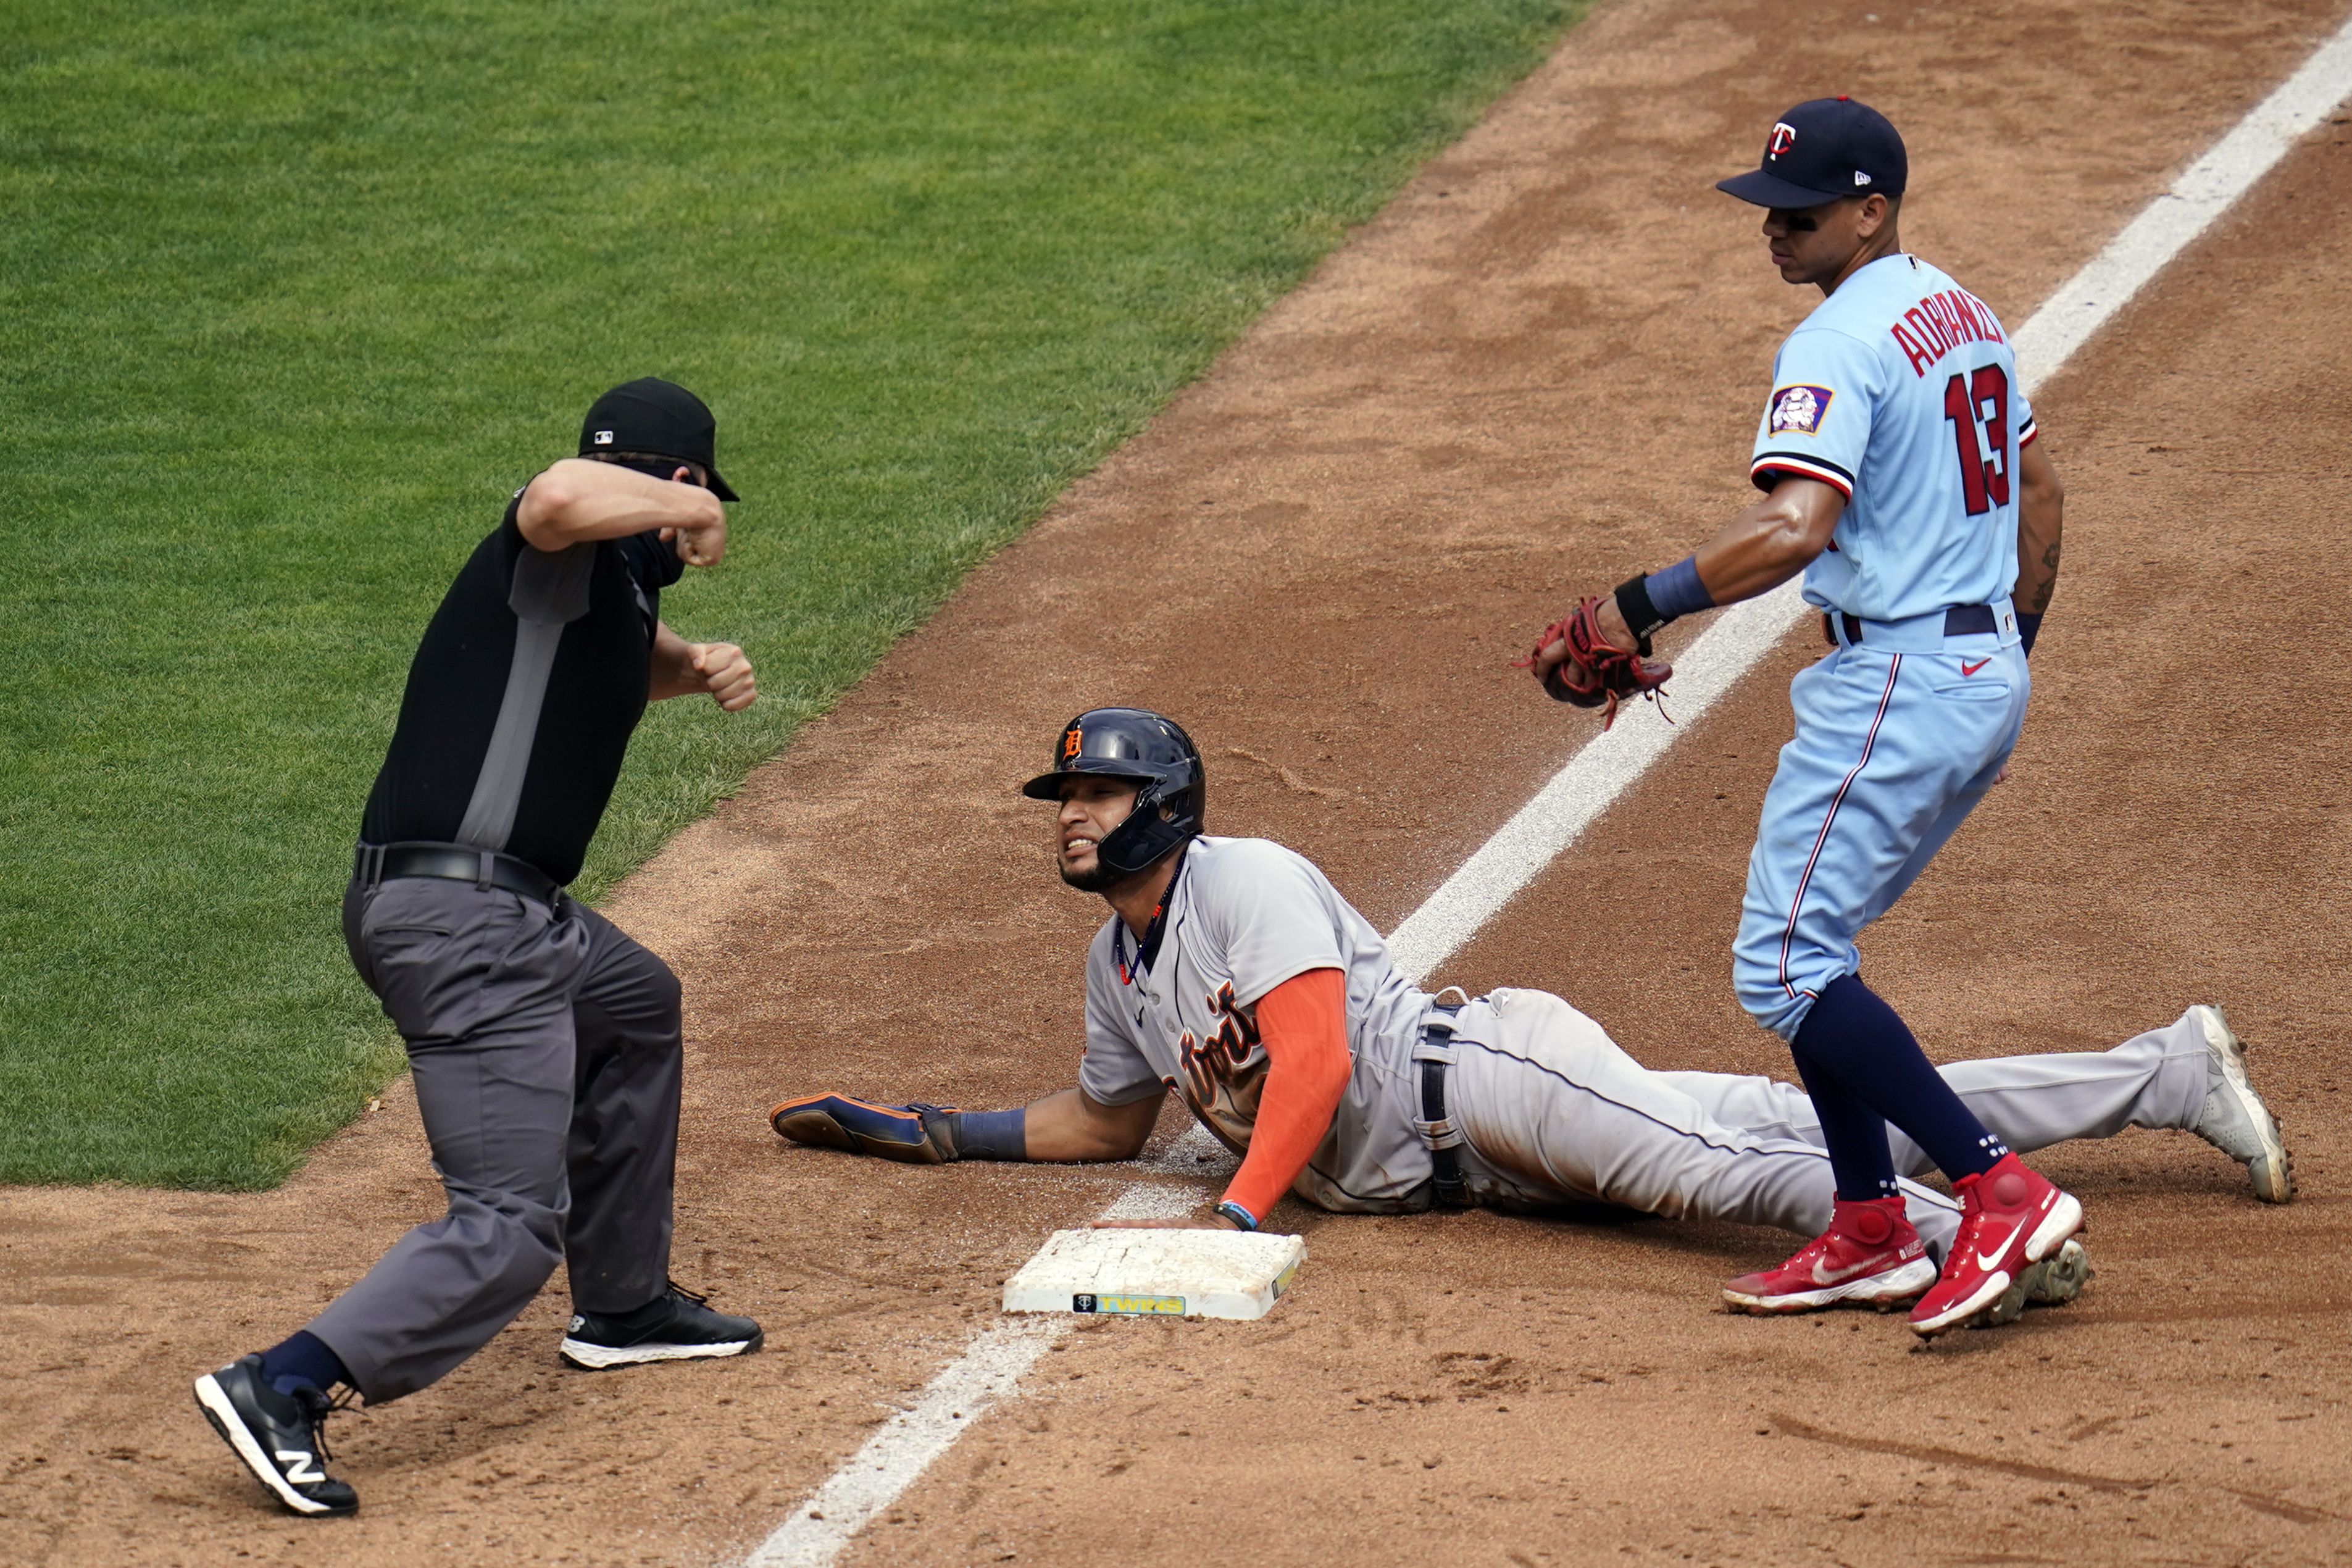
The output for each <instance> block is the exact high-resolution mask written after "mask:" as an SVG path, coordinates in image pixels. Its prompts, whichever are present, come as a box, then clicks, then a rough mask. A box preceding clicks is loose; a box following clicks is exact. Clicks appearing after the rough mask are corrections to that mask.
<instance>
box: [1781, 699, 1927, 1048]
mask: <svg viewBox="0 0 2352 1568" xmlns="http://www.w3.org/2000/svg"><path fill="white" fill-rule="evenodd" d="M1902 673H1903V656H1902V655H1901V654H1899V653H1898V654H1896V655H1895V657H1894V658H1893V659H1891V660H1890V661H1889V662H1888V664H1887V668H1886V689H1885V690H1884V691H1882V692H1880V693H1879V694H1878V711H1877V712H1875V713H1874V714H1872V715H1871V716H1870V732H1869V733H1868V734H1866V735H1864V737H1863V740H1862V756H1861V758H1860V759H1859V760H1858V761H1856V762H1855V763H1854V764H1853V767H1852V768H1850V769H1848V770H1847V772H1846V775H1845V777H1844V778H1843V779H1842V780H1840V781H1839V783H1838V786H1837V794H1835V795H1832V796H1831V797H1830V809H1829V813H1828V815H1827V816H1823V817H1822V830H1821V832H1820V833H1819V834H1818V835H1816V836H1815V837H1814V839H1813V852H1812V854H1811V855H1810V856H1808V857H1806V859H1805V870H1804V875H1802V876H1801V877H1799V878H1798V879H1797V891H1796V893H1795V894H1794V895H1793V896H1792V897H1791V898H1790V900H1789V923H1788V924H1787V925H1786V926H1785V927H1783V928H1782V929H1781V931H1780V989H1781V990H1783V991H1785V992H1787V993H1788V994H1789V1000H1790V1001H1791V1002H1793V1001H1795V1000H1796V999H1797V988H1796V987H1795V986H1794V985H1792V984H1790V983H1789V946H1790V943H1791V942H1794V941H1795V940H1796V936H1797V911H1798V910H1800V909H1801V908H1803V907H1804V902H1805V888H1806V886H1807V885H1808V884H1809V883H1811V881H1812V879H1813V868H1814V867H1816V866H1818V865H1820V864H1821V861H1822V847H1823V846H1824V845H1826V844H1828V843H1829V841H1830V826H1831V824H1832V823H1834V822H1836V821H1837V814H1838V807H1839V806H1841V805H1844V804H1845V795H1846V791H1848V790H1850V789H1852V788H1853V781H1854V780H1855V779H1857V778H1860V777H1861V776H1862V770H1863V769H1864V768H1866V767H1868V766H1869V765H1870V752H1871V749H1872V748H1873V747H1874V746H1876V745H1877V744H1878V727H1879V725H1881V724H1883V723H1885V721H1886V710H1887V709H1888V708H1889V707H1890V706H1891V705H1892V704H1893V703H1894V701H1895V680H1896V679H1897V678H1898V677H1899V676H1901V675H1902ZM1807 994H1809V995H1810V994H1811V993H1810V992H1809V993H1807Z"/></svg>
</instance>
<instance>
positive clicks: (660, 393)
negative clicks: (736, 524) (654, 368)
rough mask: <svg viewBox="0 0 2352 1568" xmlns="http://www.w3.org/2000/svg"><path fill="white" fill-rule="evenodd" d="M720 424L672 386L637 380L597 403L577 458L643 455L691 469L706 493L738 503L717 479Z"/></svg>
mask: <svg viewBox="0 0 2352 1568" xmlns="http://www.w3.org/2000/svg"><path fill="white" fill-rule="evenodd" d="M718 434H719V421H718V420H716V419H715V418H713V417H712V416H711V413H710V409H709V405H706V404H705V403H704V402H703V401H702V399H700V398H699V397H697V396H695V395H694V394H692V393H690V392H688V391H687V389H686V388H684V387H682V386H680V385H678V384H677V383H676V382H674V381H664V380H662V379H661V378H660V377H659V376H655V375H646V376H639V377H638V378H637V379H636V380H635V381H632V382H625V383H624V384H621V385H619V386H616V387H614V388H613V390H612V391H610V392H608V393H606V394H605V395H604V396H602V397H600V398H598V399H597V400H596V402H595V404H594V405H593V406H592V407H591V408H590V409H589V410H588V417H587V418H586V419H585V420H583V421H582V422H581V426H580V455H581V456H582V457H583V458H593V457H594V456H596V455H597V454H598V453H600V452H644V453H646V455H648V456H650V457H656V458H672V459H674V460H676V461H677V462H681V463H692V464H694V465H695V466H696V467H698V468H700V469H701V470H702V471H703V472H704V473H706V474H709V476H710V493H711V494H712V495H715V496H717V497H718V498H719V500H740V497H738V496H737V495H736V494H735V491H734V489H733V487H732V486H730V485H729V484H728V482H727V481H726V480H725V479H720V478H719V461H718V458H716V457H715V456H714V455H713V447H714V444H715V443H716V441H717V439H718Z"/></svg>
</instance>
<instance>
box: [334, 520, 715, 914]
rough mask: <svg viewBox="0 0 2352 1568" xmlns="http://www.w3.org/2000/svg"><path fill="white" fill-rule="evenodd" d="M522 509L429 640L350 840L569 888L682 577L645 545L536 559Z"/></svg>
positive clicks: (632, 541)
mask: <svg viewBox="0 0 2352 1568" xmlns="http://www.w3.org/2000/svg"><path fill="white" fill-rule="evenodd" d="M521 503H522V492H521V491H520V490H518V491H516V492H515V499H514V500H512V501H511V502H509V503H508V506H507V515H506V519H505V521H502V522H500V523H499V526H498V531H496V532H494V533H492V534H491V535H490V536H489V537H488V539H485V540H483V541H482V542H481V544H480V545H479V546H478V548H477V549H476V550H475V552H474V554H473V558H472V559H471V560H469V561H467V563H466V566H465V570H463V571H461V572H459V573H458V574H457V581H456V582H455V583H452V584H450V585H449V592H448V593H447V595H445V596H444V597H443V598H442V600H441V607H440V608H439V609H438V610H436V611H435V612H434V614H433V621H432V624H431V625H429V626H426V627H425V640H424V641H423V642H422V643H421V644H419V645H418V647H417V649H416V658H415V660H414V661H413V662H412V663H411V664H410V665H409V667H408V689H407V691H406V692H405V693H404V694H403V695H402V697H401V700H400V723H399V726H398V728H396V729H395V730H394V731H393V735H392V749H391V751H390V752H387V753H386V754H385V756H384V759H383V771H382V772H380V773H377V774H376V777H375V788H374V789H373V791H371V792H370V794H369V795H368V803H367V812H366V814H365V816H362V819H361V823H360V837H361V838H362V840H364V841H366V842H367V843H370V844H397V843H403V842H411V841H417V840H424V841H427V842H432V843H440V844H464V845H467V846H470V847H475V848H481V849H496V850H499V851H502V852H503V853H505V854H508V855H512V856H514V857H515V858H518V859H521V860H527V861H529V862H530V864H532V865H533V866H536V867H538V868H540V869H541V871H543V872H545V873H546V874H547V875H548V876H550V877H551V878H553V879H555V880H556V881H558V882H569V881H571V880H572V878H574V877H576V876H578V875H579V874H580V862H581V860H582V859H583V858H584V857H585V856H586V855H587V853H588V840H589V839H590V838H592V837H594V836H595V832H596V824H597V822H598V820H599V819H600V818H602V817H603V816H604V805H605V802H607V801H609V800H610V799H611V798H612V796H613V785H614V782H615V781H617V780H618V779H619V778H620V776H621V759H622V758H623V756H624V755H625V754H626V753H627V752H628V749H629V736H630V734H631V732H632V731H635V729H636V727H637V721H638V720H639V719H640V718H642V717H644V715H645V710H646V695H647V690H648V686H649V683H650V680H651V678H652V656H653V642H654V627H655V626H656V624H657V622H658V620H659V618H660V608H661V590H662V589H663V588H664V587H666V586H667V585H668V584H671V583H674V582H676V581H677V577H678V573H679V571H680V570H681V567H680V564H679V563H678V559H677V552H676V551H675V550H674V548H673V547H672V546H670V545H667V544H664V543H662V542H660V540H659V539H658V537H657V536H656V535H655V534H653V533H641V534H637V535H635V536H634V537H632V538H627V539H608V540H601V541H598V542H593V543H587V544H575V545H572V547H571V548H570V549H568V550H562V551H558V552H553V553H550V552H545V551H540V550H534V549H532V548H531V547H530V544H529V543H528V542H525V540H524V539H523V536H522V531H521V530H520V528H518V527H516V526H515V511H516V510H517V508H519V507H520V505H521Z"/></svg>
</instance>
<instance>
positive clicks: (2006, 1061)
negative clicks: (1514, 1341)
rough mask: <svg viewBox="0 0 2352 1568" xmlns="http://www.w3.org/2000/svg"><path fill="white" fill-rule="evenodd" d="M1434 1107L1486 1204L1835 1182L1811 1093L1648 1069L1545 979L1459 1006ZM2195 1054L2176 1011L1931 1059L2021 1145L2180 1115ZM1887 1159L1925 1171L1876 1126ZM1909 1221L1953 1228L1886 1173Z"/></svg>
mask: <svg viewBox="0 0 2352 1568" xmlns="http://www.w3.org/2000/svg"><path fill="white" fill-rule="evenodd" d="M1422 1050H1423V1052H1424V1053H1428V1054H1431V1055H1435V1056H1437V1057H1439V1058H1441V1059H1450V1060H1451V1061H1452V1062H1453V1064H1454V1065H1453V1067H1452V1068H1449V1069H1448V1070H1447V1072H1446V1076H1445V1107H1446V1112H1447V1116H1448V1118H1449V1120H1450V1121H1451V1122H1452V1124H1453V1126H1454V1128H1455V1129H1456V1130H1458V1131H1460V1132H1461V1134H1462V1137H1463V1140H1464V1149H1465V1158H1464V1160H1463V1162H1462V1165H1463V1177H1464V1179H1465V1182H1467V1183H1468V1184H1469V1188H1470V1194H1471V1196H1472V1197H1473V1198H1474V1199H1475V1201H1477V1202H1479V1203H1481V1204H1486V1205H1492V1206H1495V1207H1500V1208H1543V1207H1548V1206H1556V1205H1559V1204H1561V1203H1563V1202H1587V1203H1591V1202H1600V1203H1610V1204H1618V1205H1623V1206H1624V1207H1627V1208H1634V1209H1640V1210H1642V1211H1643V1212H1644V1213H1648V1214H1656V1215H1666V1216H1668V1217H1670V1218H1675V1219H1720V1220H1734V1221H1738V1222H1739V1223H1741V1224H1745V1225H1769V1226H1780V1228H1781V1229H1783V1230H1789V1231H1793V1232H1795V1233H1796V1234H1798V1235H1800V1236H1802V1237H1814V1236H1818V1235H1819V1234H1821V1232H1822V1231H1823V1230H1825V1229H1827V1228H1828V1226H1829V1222H1830V1209H1831V1205H1832V1204H1833V1203H1834V1202H1835V1200H1836V1195H1837V1193H1836V1188H1837V1184H1836V1180H1835V1178H1834V1177H1832V1174H1831V1173H1830V1163H1829V1153H1828V1151H1827V1149H1826V1147H1825V1145H1824V1143H1823V1141H1822V1125H1821V1120H1820V1118H1818V1117H1817V1116H1815V1115H1814V1114H1813V1109H1812V1101H1811V1100H1809V1099H1807V1098H1806V1096H1805V1091H1804V1090H1803V1089H1799V1088H1797V1087H1796V1086H1795V1085H1794V1084H1787V1083H1781V1082H1779V1081H1777V1080H1776V1079H1768V1078H1748V1077H1742V1076H1738V1075H1735V1074H1730V1073H1711V1072H1653V1071H1651V1070H1650V1069H1649V1068H1645V1067H1643V1065H1642V1064H1641V1063H1639V1062H1637V1061H1635V1060H1634V1059H1633V1058H1632V1057H1629V1056H1627V1055H1626V1054H1625V1052H1624V1051H1623V1050H1622V1049H1621V1048H1620V1047H1618V1045H1617V1043H1616V1042H1615V1041H1614V1040H1612V1039H1611V1038H1610V1037H1609V1036H1608V1034H1607V1033H1606V1032H1605V1031H1604V1030H1603V1029H1602V1028H1601V1026H1600V1025H1598V1024H1596V1023H1594V1022H1593V1021H1592V1020H1591V1019H1590V1018H1588V1017H1586V1016H1584V1015H1583V1014H1581V1013H1580V1012H1578V1011H1577V1010H1576V1009H1575V1008H1573V1007H1571V1006H1570V1005H1568V1004H1567V1003H1566V1002H1563V1001H1561V1000H1560V999H1559V997H1557V996H1554V995H1551V994H1549V993H1548V992H1542V991H1510V990H1498V991H1496V992H1493V993H1491V994H1488V995H1486V996H1482V997H1479V998H1478V999H1477V1000H1476V1001H1474V1002H1472V1003H1471V1004H1470V1005H1468V1006H1467V1007H1465V1008H1464V1009H1463V1010H1462V1013H1461V1016H1460V1017H1459V1018H1458V1019H1457V1020H1456V1023H1455V1030H1454V1038H1453V1040H1452V1041H1451V1042H1449V1043H1448V1044H1446V1045H1444V1046H1423V1047H1422ZM2209 1060H2210V1053H2209V1052H2208V1051H2207V1049H2206V1047H2205V1037H2204V1033H2203V1031H2202V1030H2200V1028H2199V1027H2198V1026H2197V1021H2196V1020H2195V1019H2194V1018H2193V1017H2191V1016H2188V1015H2186V1014H2184V1015H2182V1016H2181V1017H2180V1018H2179V1019H2178V1020H2177V1021H2175V1022H2173V1023H2171V1024H2169V1025H2167V1026H2165V1027H2163V1028H2161V1029H2152V1030H2150V1031H2149V1032H2147V1034H2144V1035H2140V1036H2137V1037H2134V1038H2132V1039H2129V1040H2126V1041H2125V1042H2124V1043H2123V1044H2122V1045H2120V1046H2117V1047H2115V1048H2114V1049H2113V1050H2107V1051H2079V1052H2063V1053H2058V1054H2053V1055H2048V1056H2031V1057H1993V1058H1987V1059H1983V1060H1979V1061H1966V1062H1954V1063H1952V1064H1951V1065H1950V1066H1948V1067H1945V1068H1938V1069H1937V1070H1938V1071H1939V1072H1941V1073H1942V1075H1943V1078H1944V1081H1946V1082H1947V1083H1948V1084H1950V1085H1951V1086H1952V1088H1953V1089H1956V1090H1957V1091H1958V1094H1959V1096H1960V1099H1961V1100H1962V1101H1963V1102H1964V1103H1965V1104H1966V1105H1967V1106H1968V1108H1969V1110H1972V1111H1974V1112H1975V1113H1976V1115H1977V1118H1978V1120H1979V1121H1982V1122H1983V1123H1984V1124H1985V1126H1986V1128H1987V1129H1988V1130H1989V1131H1991V1132H1993V1133H1994V1134H1995V1135H1996V1136H1998V1137H1999V1138H2000V1140H2001V1141H2002V1142H2005V1143H2007V1144H2008V1145H2009V1146H2010V1147H2011V1148H2012V1149H2014V1150H2016V1151H2017V1152H2019V1153H2021V1154H2022V1153H2027V1152H2031V1151H2032V1150H2035V1149H2042V1148H2047V1147H2048V1146H2049V1145H2051V1144H2053V1143H2059V1142H2065V1141H2066V1140H2068V1139H2070V1138H2107V1137H2112V1136H2113V1135H2114V1134H2116V1133H2117V1132H2120V1131H2123V1130H2124V1129H2125V1128H2126V1127H2176V1128H2188V1127H2193V1126H2195V1125H2196V1122H2197V1118H2198V1116H2199V1113H2200V1111H2202V1110H2203V1109H2204V1105H2205V1091H2206V1087H2207V1066H2206V1064H2207V1062H2208V1061H2209ZM1887 1135H1888V1142H1889V1144H1890V1146H1891V1151H1892V1152H1893V1154H1894V1156H1895V1170H1896V1171H1898V1172H1900V1173H1903V1174H1904V1176H1905V1177H1906V1178H1908V1177H1913V1176H1923V1175H1927V1174H1928V1173H1931V1172H1932V1171H1933V1170H1934V1169H1935V1166H1934V1163H1932V1162H1931V1161H1929V1160H1928V1158H1927V1155H1926V1154H1924V1153H1922V1152H1920V1151H1919V1149H1918V1148H1917V1146H1916V1145H1915V1144H1914V1143H1912V1142H1911V1141H1910V1140H1909V1139H1907V1138H1906V1137H1904V1136H1903V1135H1902V1134H1901V1133H1900V1132H1898V1131H1895V1129H1893V1128H1891V1127H1890V1128H1888V1129H1887ZM1902 1189H1903V1194H1904V1197H1905V1200H1906V1209H1907V1211H1908V1213H1909V1215H1910V1218H1911V1223H1912V1224H1913V1225H1914V1226H1917V1227H1918V1231H1919V1234H1920V1236H1921V1237H1922V1238H1923V1239H1925V1240H1926V1242H1927V1246H1928V1247H1929V1249H1930V1250H1932V1251H1933V1252H1934V1253H1935V1254H1936V1256H1937V1258H1939V1259H1940V1258H1942V1257H1943V1255H1944V1251H1945V1249H1946V1247H1948V1245H1949V1243H1950V1241H1951V1239H1952V1237H1953V1235H1954V1233H1955V1232H1956V1231H1957V1230H1958V1217H1959V1215H1958V1205H1955V1204H1954V1203H1953V1202H1952V1200H1951V1199H1949V1198H1948V1197H1946V1196H1945V1195H1944V1194H1941V1193H1938V1192H1936V1191H1934V1190H1932V1189H1930V1188H1927V1187H1923V1186H1920V1185H1918V1184H1916V1182H1913V1181H1910V1180H1908V1179H1905V1180H1903V1181H1902Z"/></svg>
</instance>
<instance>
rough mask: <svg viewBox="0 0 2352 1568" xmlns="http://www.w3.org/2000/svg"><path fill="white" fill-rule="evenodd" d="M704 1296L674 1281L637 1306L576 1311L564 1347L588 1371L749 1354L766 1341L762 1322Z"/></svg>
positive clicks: (566, 1357)
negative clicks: (717, 1308)
mask: <svg viewBox="0 0 2352 1568" xmlns="http://www.w3.org/2000/svg"><path fill="white" fill-rule="evenodd" d="M705 1300H706V1298H704V1297H701V1296H698V1295H696V1294H695V1293H694V1292H693V1291H691V1290H688V1289H682V1288H680V1287H679V1286H678V1285H677V1283H675V1282H672V1284H671V1285H670V1287H669V1288H668V1289H667V1290H665V1291H663V1292H662V1294H661V1295H660V1297H659V1298H657V1299H656V1300H654V1301H653V1302H651V1303H650V1304H648V1305H646V1306H643V1307H640V1308H638V1309H637V1310H635V1311H634V1312H615V1313H609V1314H608V1313H597V1312H577V1313H574V1314H573V1315H572V1327H571V1329H570V1331H567V1332H566V1333H565V1334H564V1336H563V1343H562V1347H561V1352H560V1353H561V1354H562V1357H563V1359H564V1360H565V1361H568V1362H570V1363H572V1365H573V1366H576V1367H579V1368H581V1369H583V1371H587V1372H602V1371H604V1369H605V1368H607V1367H614V1366H635V1365H639V1364H641V1363H646V1362H651V1361H702V1360H705V1359H708V1358H709V1357H712V1356H730V1355H750V1354H751V1352H754V1351H756V1350H758V1349H759V1348H760V1346H761V1343H762V1342H763V1338H764V1336H762V1335H761V1332H760V1325H759V1324H757V1323H755V1322H753V1321H751V1319H749V1318H732V1317H730V1316H728V1315H727V1314H726V1313H724V1312H714V1311H712V1310H710V1309H709V1307H708V1306H706V1305H704V1301H705Z"/></svg>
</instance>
